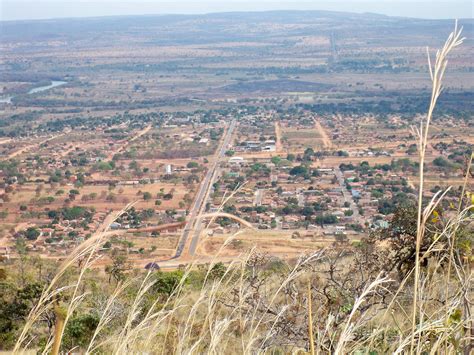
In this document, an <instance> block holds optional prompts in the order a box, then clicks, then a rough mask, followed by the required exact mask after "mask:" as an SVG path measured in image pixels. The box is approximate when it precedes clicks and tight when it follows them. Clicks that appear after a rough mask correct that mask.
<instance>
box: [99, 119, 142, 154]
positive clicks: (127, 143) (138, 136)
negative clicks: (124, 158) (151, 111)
mask: <svg viewBox="0 0 474 355" xmlns="http://www.w3.org/2000/svg"><path fill="white" fill-rule="evenodd" d="M150 129H151V125H148V126H146V127H145V128H143V129H142V130H141V131H139V132H137V133H136V134H135V135H134V136H133V137H132V138H130V139H129V140H127V141H126V142H125V143H123V144H122V145H121V146H120V147H118V148H117V149H115V150H114V151H112V152H110V153H109V155H108V156H107V159H108V160H111V159H112V158H113V157H114V155H115V154H118V153H120V152H121V151H123V150H124V149H125V148H127V146H128V145H129V144H130V143H132V142H133V141H136V140H137V139H138V138H140V137H142V136H144V135H145V134H147V133H148V132H149V131H150Z"/></svg>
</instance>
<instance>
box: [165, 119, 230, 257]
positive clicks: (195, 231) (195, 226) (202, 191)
mask: <svg viewBox="0 0 474 355" xmlns="http://www.w3.org/2000/svg"><path fill="white" fill-rule="evenodd" d="M236 124H237V122H236V121H235V120H232V121H231V123H230V125H229V128H228V129H227V132H226V133H225V137H224V139H223V141H222V144H221V146H220V147H219V149H218V151H217V156H216V158H215V159H214V162H213V163H212V165H211V167H210V168H209V170H208V171H207V173H206V176H205V177H204V180H203V181H202V183H201V185H200V186H199V191H198V193H197V195H196V198H195V200H194V204H193V206H192V208H191V211H190V213H189V220H188V223H187V224H186V227H185V228H184V231H183V234H182V236H181V239H180V240H179V242H178V248H177V249H176V254H175V256H174V258H178V257H180V256H181V254H182V253H183V250H184V247H185V246H186V242H187V240H188V237H189V236H190V235H191V236H192V240H191V245H190V247H189V252H190V254H191V255H194V253H195V252H196V248H197V244H198V241H199V235H200V234H201V228H202V226H201V218H199V217H200V215H201V213H202V212H203V210H204V209H205V201H207V198H208V195H209V191H210V188H211V186H212V185H213V184H214V180H215V178H216V175H217V167H218V165H219V161H220V159H221V158H222V157H223V156H224V154H225V152H226V151H227V148H228V146H229V143H230V140H231V138H232V134H233V132H234V129H235V126H236Z"/></svg>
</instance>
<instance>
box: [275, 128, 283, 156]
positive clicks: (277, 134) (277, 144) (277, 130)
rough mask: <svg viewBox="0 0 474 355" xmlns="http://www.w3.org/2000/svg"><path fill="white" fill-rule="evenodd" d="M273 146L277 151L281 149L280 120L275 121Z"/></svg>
mask: <svg viewBox="0 0 474 355" xmlns="http://www.w3.org/2000/svg"><path fill="white" fill-rule="evenodd" d="M275 137H276V142H275V148H276V151H277V152H278V153H280V152H282V151H283V145H282V144H281V123H280V121H277V122H275Z"/></svg>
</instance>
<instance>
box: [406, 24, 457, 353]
mask: <svg viewBox="0 0 474 355" xmlns="http://www.w3.org/2000/svg"><path fill="white" fill-rule="evenodd" d="M461 32H462V28H461V29H458V25H457V21H456V24H455V27H454V31H453V32H452V33H451V34H450V35H449V37H448V39H447V40H446V42H445V44H444V46H443V48H442V49H441V50H438V51H437V53H436V59H435V63H434V66H432V64H431V59H430V56H429V51H428V66H429V72H430V77H431V81H432V91H431V100H430V105H429V109H428V113H427V115H426V118H425V119H424V120H423V119H422V120H421V122H420V128H419V129H418V131H417V134H418V151H419V159H420V167H419V186H418V215H417V234H416V256H415V258H416V260H415V280H414V290H413V311H412V312H413V314H412V337H411V346H410V352H413V349H414V345H415V330H416V327H417V317H420V316H421V309H419V308H418V295H419V292H418V291H419V290H418V282H419V280H420V257H419V254H420V247H421V243H422V240H423V236H424V233H425V226H426V225H425V223H424V221H423V219H422V216H423V187H424V167H425V157H426V147H427V145H428V132H429V128H430V123H431V119H432V117H433V112H434V109H435V107H436V103H437V101H438V98H439V96H440V94H441V91H442V81H443V77H444V73H445V71H446V67H447V65H448V54H449V53H450V52H451V51H452V50H453V49H454V48H456V47H457V46H459V45H461V44H462V42H463V40H464V38H462V37H461Z"/></svg>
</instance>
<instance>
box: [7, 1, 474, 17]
mask: <svg viewBox="0 0 474 355" xmlns="http://www.w3.org/2000/svg"><path fill="white" fill-rule="evenodd" d="M473 1H474V0H415V1H412V0H363V1H361V0H323V1H318V0H313V1H309V0H301V1H300V0H294V1H290V0H283V1H275V0H253V1H250V0H220V1H219V0H194V1H193V0H174V1H170V0H136V1H132V0H0V19H1V20H19V19H48V18H57V17H87V16H114V15H141V14H169V13H175V14H176V13H179V14H196V13H209V12H223V11H262V10H288V9H293V10H333V11H348V12H375V13H380V14H386V15H393V16H409V17H422V18H472V17H473Z"/></svg>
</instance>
